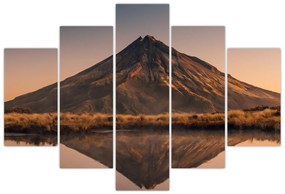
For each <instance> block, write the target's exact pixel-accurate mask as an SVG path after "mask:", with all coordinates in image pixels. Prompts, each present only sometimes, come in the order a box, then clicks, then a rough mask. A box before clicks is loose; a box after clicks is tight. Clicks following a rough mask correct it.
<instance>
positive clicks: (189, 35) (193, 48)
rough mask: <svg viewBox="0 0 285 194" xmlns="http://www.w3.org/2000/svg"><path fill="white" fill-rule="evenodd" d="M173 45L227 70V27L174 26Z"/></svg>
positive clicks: (183, 51)
mask: <svg viewBox="0 0 285 194" xmlns="http://www.w3.org/2000/svg"><path fill="white" fill-rule="evenodd" d="M172 47H173V48H175V49H176V50H178V51H179V52H182V53H185V54H187V55H190V56H195V57H198V58H200V59H202V60H204V61H206V62H208V63H210V64H211V65H213V66H215V67H216V68H218V70H220V71H222V72H225V27H223V26H174V27H172Z"/></svg>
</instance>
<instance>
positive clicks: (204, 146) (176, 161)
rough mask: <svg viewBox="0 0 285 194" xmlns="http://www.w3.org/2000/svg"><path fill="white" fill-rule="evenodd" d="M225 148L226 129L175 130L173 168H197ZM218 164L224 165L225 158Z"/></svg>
mask: <svg viewBox="0 0 285 194" xmlns="http://www.w3.org/2000/svg"><path fill="white" fill-rule="evenodd" d="M224 150H225V136H224V130H214V131H213V130H200V129H199V130H198V129H197V130H174V131H173V132H172V168H196V167H199V166H200V165H202V164H204V163H206V162H208V161H209V160H211V159H213V158H215V157H216V156H218V155H219V154H220V153H222V152H224ZM220 163H222V164H219V165H218V166H215V164H214V165H212V166H211V165H207V167H208V168H220V167H224V160H222V161H221V162H220Z"/></svg>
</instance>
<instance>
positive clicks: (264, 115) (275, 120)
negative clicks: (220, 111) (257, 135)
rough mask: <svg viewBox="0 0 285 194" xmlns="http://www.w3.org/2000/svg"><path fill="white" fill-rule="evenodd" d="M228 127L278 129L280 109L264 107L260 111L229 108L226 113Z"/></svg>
mask: <svg viewBox="0 0 285 194" xmlns="http://www.w3.org/2000/svg"><path fill="white" fill-rule="evenodd" d="M228 125H229V129H262V130H267V129H268V130H272V129H274V130H277V131H278V130H280V110H278V109H274V108H266V109H264V110H260V111H242V110H231V111H229V114H228Z"/></svg>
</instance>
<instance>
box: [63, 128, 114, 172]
mask: <svg viewBox="0 0 285 194" xmlns="http://www.w3.org/2000/svg"><path fill="white" fill-rule="evenodd" d="M60 167H61V168H112V167H113V132H112V130H109V131H98V132H92V133H87V134H81V133H73V134H68V135H66V134H63V135H61V137H60Z"/></svg>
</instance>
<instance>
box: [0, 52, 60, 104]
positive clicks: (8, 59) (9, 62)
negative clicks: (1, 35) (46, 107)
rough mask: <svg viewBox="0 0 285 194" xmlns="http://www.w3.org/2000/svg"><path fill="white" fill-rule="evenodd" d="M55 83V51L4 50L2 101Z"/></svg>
mask: <svg viewBox="0 0 285 194" xmlns="http://www.w3.org/2000/svg"><path fill="white" fill-rule="evenodd" d="M55 82H57V49H5V50H4V87H5V89H4V90H5V91H4V100H5V102H6V101H9V100H12V99H14V98H15V97H17V96H19V95H22V94H26V93H29V92H32V91H35V90H38V89H40V88H42V87H44V86H47V85H49V84H53V83H55Z"/></svg>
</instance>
